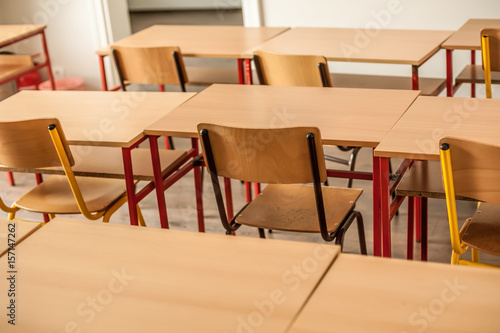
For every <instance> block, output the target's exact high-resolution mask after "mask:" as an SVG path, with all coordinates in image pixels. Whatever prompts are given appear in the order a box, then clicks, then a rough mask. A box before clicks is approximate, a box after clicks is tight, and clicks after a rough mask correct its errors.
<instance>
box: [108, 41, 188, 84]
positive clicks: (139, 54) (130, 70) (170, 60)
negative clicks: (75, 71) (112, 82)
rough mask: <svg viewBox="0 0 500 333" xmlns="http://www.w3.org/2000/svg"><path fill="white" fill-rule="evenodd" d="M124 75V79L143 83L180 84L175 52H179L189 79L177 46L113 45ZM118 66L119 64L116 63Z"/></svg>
mask: <svg viewBox="0 0 500 333" xmlns="http://www.w3.org/2000/svg"><path fill="white" fill-rule="evenodd" d="M111 49H112V50H115V52H116V53H117V57H118V62H119V64H120V69H121V72H122V75H123V80H124V81H128V82H132V83H141V84H180V83H181V81H180V79H179V74H178V73H177V66H176V63H175V58H174V56H173V52H177V53H178V54H179V61H180V68H181V70H182V72H183V75H184V80H185V81H189V79H188V76H187V74H186V69H185V68H184V62H183V60H182V53H181V50H180V49H179V47H177V46H163V47H135V46H119V45H112V46H111ZM115 65H116V66H118V65H117V64H116V63H115Z"/></svg>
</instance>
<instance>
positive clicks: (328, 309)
mask: <svg viewBox="0 0 500 333" xmlns="http://www.w3.org/2000/svg"><path fill="white" fill-rule="evenodd" d="M367 272H369V273H367ZM388 277H389V278H388ZM499 280H500V271H497V270H492V269H484V268H473V267H457V266H450V265H444V264H435V263H421V262H413V261H404V260H396V259H391V260H388V259H382V258H373V257H363V256H356V255H349V254H340V255H339V256H338V257H337V259H336V260H335V262H334V263H333V265H332V267H331V268H330V270H329V271H328V273H327V274H326V276H325V277H324V278H323V280H322V281H321V284H320V285H319V287H318V288H317V289H316V290H315V291H314V294H313V296H312V297H311V298H310V299H309V301H308V302H307V304H306V306H305V307H304V308H303V310H302V311H301V313H300V315H299V316H298V319H297V320H296V321H295V323H294V324H293V326H292V327H291V329H290V330H289V331H288V332H290V333H299V332H308V333H316V332H318V333H319V332H343V333H348V332H381V333H382V332H383V333H391V332H394V333H401V332H423V331H426V332H491V333H493V332H498V331H500V320H499V319H498V313H499V311H500V288H499V284H498V281H499Z"/></svg>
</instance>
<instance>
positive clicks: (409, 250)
mask: <svg viewBox="0 0 500 333" xmlns="http://www.w3.org/2000/svg"><path fill="white" fill-rule="evenodd" d="M414 199H415V198H414V197H408V229H407V237H406V259H408V260H412V259H413V228H414V219H415V213H414V210H413V208H414V207H415V206H414V205H415V204H414Z"/></svg>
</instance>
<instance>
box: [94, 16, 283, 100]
mask: <svg viewBox="0 0 500 333" xmlns="http://www.w3.org/2000/svg"><path fill="white" fill-rule="evenodd" d="M288 29H289V28H270V27H256V28H251V27H242V26H204V25H193V26H190V25H154V26H151V27H149V28H146V29H144V30H141V31H139V32H136V33H135V34H132V35H130V36H128V37H125V38H123V39H121V40H119V41H117V42H115V43H114V45H125V46H178V47H179V48H180V49H181V52H182V55H183V56H184V57H197V58H233V59H238V71H239V76H240V83H243V69H244V68H245V71H246V76H247V78H246V79H247V81H248V82H249V81H251V75H252V73H251V67H250V58H252V50H253V49H254V48H256V47H257V46H259V45H260V44H262V43H264V42H265V41H267V40H269V39H271V38H273V37H275V36H277V35H279V34H281V33H283V32H284V31H286V30H288ZM97 54H98V55H99V60H100V63H101V77H102V80H103V81H102V86H103V90H107V84H106V74H105V72H104V63H103V57H105V56H107V55H109V54H110V50H109V48H105V49H101V50H98V51H97ZM244 59H247V60H248V61H243V60H244ZM243 66H244V67H243Z"/></svg>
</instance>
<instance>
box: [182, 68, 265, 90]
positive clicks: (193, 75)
mask: <svg viewBox="0 0 500 333" xmlns="http://www.w3.org/2000/svg"><path fill="white" fill-rule="evenodd" d="M186 72H187V75H188V78H189V81H188V82H187V84H188V85H191V86H208V85H211V84H213V83H223V84H224V83H226V84H238V83H239V81H238V70H237V68H236V67H235V68H225V67H186ZM252 74H253V81H254V82H258V79H257V74H256V72H255V71H253V72H252Z"/></svg>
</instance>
